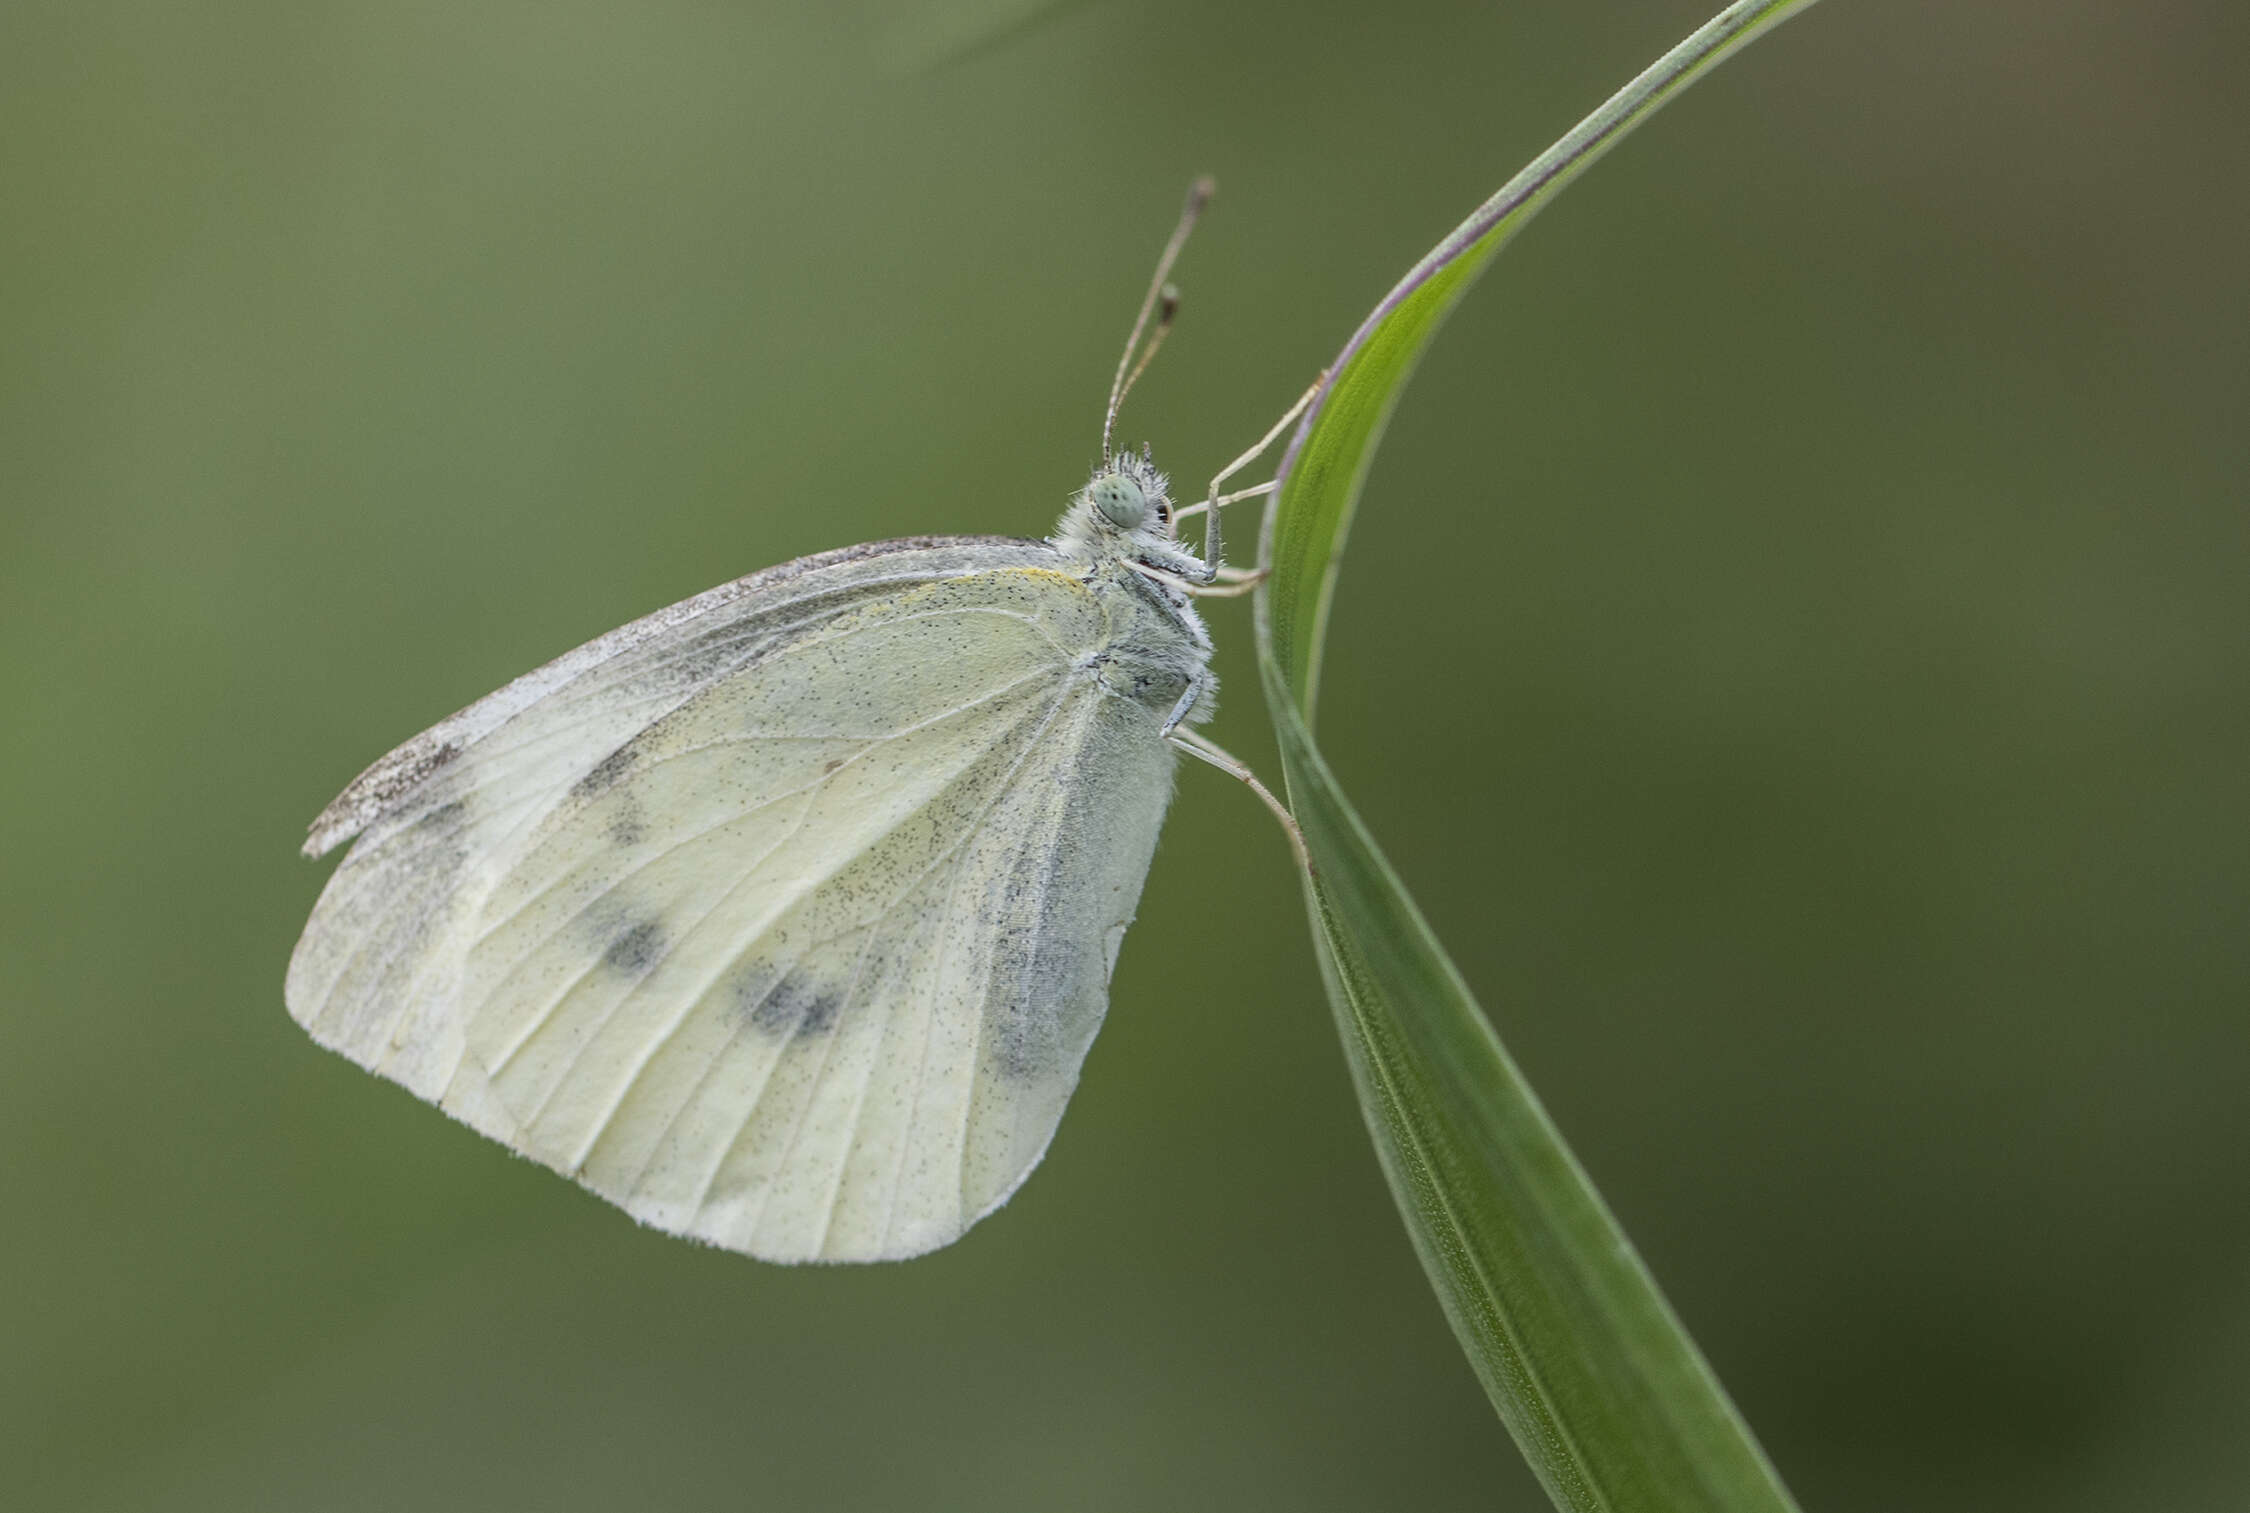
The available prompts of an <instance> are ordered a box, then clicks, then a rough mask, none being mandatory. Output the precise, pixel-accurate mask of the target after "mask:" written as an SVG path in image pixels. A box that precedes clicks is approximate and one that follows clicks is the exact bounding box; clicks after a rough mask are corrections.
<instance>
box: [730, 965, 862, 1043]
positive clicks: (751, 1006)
mask: <svg viewBox="0 0 2250 1513" xmlns="http://www.w3.org/2000/svg"><path fill="white" fill-rule="evenodd" d="M735 1007H736V1010H737V1012H739V1013H741V1014H743V1015H744V1016H745V1017H746V1018H747V1019H748V1020H749V1022H750V1026H751V1028H752V1029H755V1030H757V1031H759V1032H760V1033H762V1034H766V1035H778V1036H788V1035H825V1034H827V1033H828V1032H829V1031H830V1030H833V1029H834V1028H835V1027H836V1018H837V1016H838V1015H839V1014H841V1013H842V1012H843V1008H844V994H843V991H842V990H841V989H839V988H836V987H833V986H830V985H828V984H825V983H822V982H819V981H817V980H815V979H814V978H813V977H812V976H811V975H810V974H807V973H804V972H800V971H797V970H795V969H791V970H790V971H788V972H785V973H783V974H782V975H781V977H780V978H779V979H778V980H775V979H772V978H770V977H768V976H766V975H765V974H763V973H758V972H750V973H745V974H744V975H743V977H742V978H741V979H739V980H738V981H737V983H736V985H735Z"/></svg>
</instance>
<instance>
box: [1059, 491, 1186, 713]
mask: <svg viewBox="0 0 2250 1513" xmlns="http://www.w3.org/2000/svg"><path fill="white" fill-rule="evenodd" d="M1052 541H1053V545H1054V546H1055V548H1056V549H1057V550H1058V551H1061V552H1063V553H1064V554H1066V555H1067V556H1070V557H1073V558H1075V559H1077V560H1078V561H1079V562H1080V563H1081V564H1082V565H1083V572H1084V577H1083V581H1084V582H1085V583H1086V585H1087V587H1088V588H1090V589H1091V590H1093V592H1094V594H1095V596H1096V597H1097V598H1099V599H1100V600H1101V601H1102V603H1103V606H1104V608H1105V610H1106V611H1107V613H1108V617H1109V624H1110V635H1109V637H1108V638H1107V641H1106V644H1105V645H1104V647H1103V649H1102V651H1101V652H1100V653H1099V654H1098V656H1097V657H1096V658H1095V659H1093V660H1091V661H1090V662H1089V663H1088V670H1089V671H1090V672H1093V673H1095V674H1096V675H1098V676H1099V677H1100V679H1101V681H1102V685H1103V686H1104V687H1105V688H1106V689H1108V690H1109V691H1110V692H1112V693H1115V694H1118V695H1120V696H1121V697H1125V698H1130V699H1132V700H1134V701H1135V702H1137V703H1140V704H1143V705H1146V706H1147V707H1149V708H1150V709H1152V710H1154V711H1155V712H1156V713H1157V714H1158V715H1160V716H1163V717H1164V718H1165V719H1166V721H1167V728H1169V726H1170V723H1172V722H1187V723H1200V722H1202V721H1203V720H1206V719H1208V718H1210V715H1211V712H1212V705H1213V695H1214V693H1215V690H1216V688H1217V681H1216V679H1214V678H1213V677H1212V675H1211V671H1210V661H1211V637H1210V635H1209V633H1208V632H1206V631H1205V629H1204V627H1203V621H1202V618H1201V617H1200V616H1199V615H1197V614H1196V612H1195V608H1194V605H1193V603H1192V601H1191V599H1190V597H1189V594H1188V590H1187V585H1190V584H1201V583H1208V582H1210V581H1211V579H1212V577H1213V573H1212V570H1211V567H1210V566H1209V565H1208V564H1207V563H1205V562H1204V560H1203V559H1202V558H1201V557H1198V556H1197V555H1196V554H1195V553H1194V552H1192V551H1190V550H1189V549H1188V548H1187V547H1186V546H1185V545H1183V544H1182V543H1181V541H1180V540H1179V537H1178V536H1177V535H1176V534H1175V532H1174V527H1173V521H1172V498H1171V489H1170V480H1168V479H1167V478H1166V477H1165V476H1164V474H1163V473H1162V472H1160V471H1158V470H1157V467H1156V465H1155V464H1154V463H1153V462H1152V461H1150V459H1149V456H1148V454H1147V453H1146V452H1145V451H1143V452H1140V453H1137V454H1136V453H1131V452H1127V453H1123V454H1121V455H1120V456H1118V457H1116V458H1115V459H1113V460H1112V461H1111V462H1109V463H1108V464H1107V465H1105V466H1103V467H1100V468H1097V469H1096V470H1095V472H1094V475H1093V477H1092V478H1091V479H1089V480H1088V481H1087V484H1086V486H1085V487H1084V488H1082V489H1080V490H1079V491H1078V494H1077V497H1076V498H1074V499H1073V500H1072V501H1071V504H1070V508H1069V509H1067V510H1065V511H1064V512H1063V517H1062V519H1061V521H1060V522H1059V523H1058V524H1057V525H1056V527H1055V534H1054V536H1053V538H1052ZM1183 701H1184V702H1183Z"/></svg>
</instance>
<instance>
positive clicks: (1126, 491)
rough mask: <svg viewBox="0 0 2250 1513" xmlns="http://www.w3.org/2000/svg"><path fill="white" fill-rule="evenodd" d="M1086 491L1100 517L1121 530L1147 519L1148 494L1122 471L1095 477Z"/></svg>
mask: <svg viewBox="0 0 2250 1513" xmlns="http://www.w3.org/2000/svg"><path fill="white" fill-rule="evenodd" d="M1086 492H1087V495H1088V497H1090V498H1091V499H1092V500H1093V501H1094V508H1095V509H1097V510H1100V511H1101V512H1102V518H1103V519H1105V520H1107V521H1108V522H1109V523H1110V524H1111V525H1114V526H1116V527H1117V528H1118V529H1119V530H1121V531H1129V530H1132V529H1134V528H1135V527H1137V526H1140V525H1143V524H1145V523H1146V522H1147V520H1148V495H1146V494H1144V493H1142V492H1141V486H1140V485H1139V484H1137V483H1135V482H1134V481H1133V480H1132V479H1130V478H1128V477H1126V476H1125V475H1124V474H1123V473H1111V474H1109V475H1108V476H1107V477H1104V478H1098V479H1096V480H1095V481H1094V484H1093V486H1092V487H1091V488H1089V489H1088V490H1087V491H1086Z"/></svg>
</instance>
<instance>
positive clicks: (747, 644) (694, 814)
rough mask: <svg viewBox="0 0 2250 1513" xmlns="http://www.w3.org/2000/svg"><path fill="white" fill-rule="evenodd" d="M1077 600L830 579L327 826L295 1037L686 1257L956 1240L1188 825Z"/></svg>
mask: <svg viewBox="0 0 2250 1513" xmlns="http://www.w3.org/2000/svg"><path fill="white" fill-rule="evenodd" d="M1065 565H1067V559H1058V554H1055V553H1053V552H1052V551H1051V549H1049V548H1046V547H1044V546H1041V545H1039V544H1036V543H976V542H936V543H902V544H897V545H895V546H893V547H890V548H886V549H877V550H875V551H874V552H872V553H871V554H863V555H859V556H856V557H855V556H853V555H851V554H839V555H838V557H836V558H833V559H826V560H825V561H824V559H808V561H807V562H806V563H803V564H792V565H791V567H790V568H786V569H780V570H777V571H776V573H774V574H770V575H763V576H764V579H765V580H766V581H764V582H761V580H760V579H752V580H745V583H746V584H749V585H752V587H750V588H749V589H747V590H745V591H743V592H740V593H737V594H736V595H735V596H734V597H733V598H731V599H723V600H719V601H717V602H715V603H712V604H710V605H709V606H708V607H707V608H706V609H704V610H701V611H696V612H692V613H683V612H685V611H689V610H690V608H691V606H694V605H697V604H699V603H703V602H704V601H695V600H691V601H688V604H687V605H683V606H677V607H675V609H674V610H673V611H666V612H663V613H661V614H659V615H657V616H652V617H651V618H650V620H648V621H644V622H641V623H640V625H639V626H637V627H627V629H626V630H625V631H623V632H618V633H615V634H614V635H613V636H612V637H605V638H604V639H603V641H602V642H596V643H593V645H592V646H590V647H589V648H586V649H583V650H582V651H581V652H579V653H574V654H572V657H568V658H564V659H562V661H561V662H558V663H557V664H554V665H553V667H551V668H549V669H542V671H541V672H540V673H534V674H532V675H530V677H529V678H526V679H524V680H520V681H519V684H516V685H511V686H510V688H509V689H504V690H502V691H501V692H500V693H498V694H495V695H493V696H492V699H490V700H487V701H485V703H484V704H481V705H478V706H472V708H471V709H469V710H467V711H464V712H463V714H462V715H459V716H456V717H455V718H454V719H453V720H452V721H448V722H446V723H445V724H443V725H440V726H438V727H436V728H435V729H434V730H433V731H431V732H430V733H429V734H428V735H427V736H425V737H424V738H422V740H421V741H420V742H419V743H410V744H409V746H408V747H405V748H402V749H401V751H400V752H399V753H396V754H394V756H393V757H392V758H387V759H386V761H385V763H378V764H377V766H376V768H374V769H371V770H370V774H369V777H368V778H367V779H363V780H362V782H361V784H356V785H354V789H352V790H347V792H346V794H345V795H344V796H343V797H342V798H340V799H339V800H338V804H337V806H332V809H331V816H333V815H335V813H336V811H337V810H338V809H343V810H345V811H346V814H345V816H344V818H343V819H341V820H336V819H332V818H331V817H330V816H324V822H325V823H328V824H329V825H331V826H332V827H333V826H334V825H337V824H348V823H350V822H351V819H352V817H353V815H354V813H355V812H356V811H354V809H353V806H354V805H357V806H358V807H359V808H360V809H369V808H371V809H372V811H373V812H372V813H371V814H369V815H368V816H367V817H366V818H364V819H362V820H361V821H360V823H364V824H366V826H367V830H366V833H365V835H364V836H363V837H362V838H361V840H360V841H359V843H358V844H357V845H356V846H355V847H354V848H353V850H352V852H351V854H350V856H349V857H348V858H347V859H346V860H345V862H344V864H343V865H342V866H341V867H340V868H339V869H338V870H337V873H336V875H335V877H334V878H333V879H331V881H330V884H329V887H328V890H327V892H326V893H325V894H324V895H323V896H322V899H321V902H320V905H319V907H318V908H317V909H316V910H315V912H314V915H313V918H312V921H311V923H310V924H309V925H308V926H307V928H306V931H305V935H304V938H303V940H302V941H301V942H300V944H299V947H298V951H297V955H296V958H295V960H294V961H293V962H292V963H291V970H290V977H289V989H288V998H289V1005H290V1009H291V1012H292V1013H293V1014H295V1015H296V1017H297V1018H298V1019H299V1020H300V1021H301V1022H303V1023H304V1024H305V1025H306V1027H307V1028H308V1029H310V1030H311V1031H312V1032H313V1034H314V1035H315V1036H316V1037H317V1038H319V1039H320V1040H321V1041H322V1042H323V1043H324V1044H328V1045H331V1046H333V1047H335V1048H336V1049H338V1050H340V1051H342V1052H344V1053H345V1054H346V1055H349V1056H351V1057H352V1058H353V1059H354V1060H356V1061H358V1062H360V1063H361V1064H362V1065H365V1066H367V1067H369V1068H370V1069H372V1070H375V1071H378V1072H381V1073H383V1074H384V1075H386V1076H389V1077H392V1078H395V1079H396V1080H398V1081H400V1082H402V1083H404V1084H405V1085H406V1086H408V1087H410V1088H412V1089H413V1090H414V1091H416V1092H417V1093H420V1094H421V1095H423V1096H424V1097H427V1098H430V1099H432V1100H433V1101H435V1102H438V1103H440V1104H441V1105H442V1106H444V1107H445V1108H446V1109H447V1110H448V1111H450V1112H452V1113H454V1114H456V1115H457V1116H459V1117H460V1118H462V1119H464V1120H466V1121H467V1122H469V1123H471V1124H473V1125H475V1126H476V1127H477V1128H478V1129H480V1130H483V1131H484V1132H485V1133H487V1134H489V1135H491V1136H493V1137H494V1138H496V1139H499V1140H502V1141H504V1142H506V1143H507V1144H509V1145H511V1146H513V1147H514V1148H515V1149H517V1150H519V1151H521V1152H523V1153H524V1154H526V1155H529V1156H532V1157H534V1158H536V1159H538V1160H540V1161H543V1162H545V1163H546V1164H548V1165H549V1166H552V1167H554V1168H556V1169H557V1170H559V1171H563V1172H566V1173H569V1174H570V1175H572V1176H575V1177H576V1178H578V1180H580V1181H581V1182H583V1183H585V1184H586V1185H587V1186H588V1187H590V1188H592V1189H593V1190H594V1191H595V1192H597V1193H600V1194H601V1195H602V1196H604V1197H606V1198H609V1199H610V1200H611V1201H613V1202H616V1203H618V1204H619V1205H620V1206H622V1207H624V1208H625V1209H626V1210H627V1211H629V1212H630V1213H632V1214H633V1215H634V1216H635V1217H636V1218H639V1219H641V1220H642V1221H644V1222H647V1223H650V1224H655V1225H658V1226H660V1227H662V1228H664V1229H667V1230H671V1231H673V1232H676V1233H680V1234H686V1235H692V1236H695V1237H697V1238H700V1239H704V1240H708V1241H711V1242H712V1243H715V1244H720V1245H724V1246H727V1247H729V1248H732V1249H736V1250H741V1251H745V1252H747V1253H750V1254H753V1255H758V1256H762V1257H766V1258H769V1259H774V1260H809V1259H833V1260H873V1259H884V1258H893V1257H901V1256H907V1255H914V1254H918V1253H920V1252H922V1251H925V1250H929V1249H931V1248H934V1247H936V1246H939V1245H943V1244H945V1243H947V1242H948V1241H950V1240H952V1239H954V1238H956V1237H958V1236H959V1235H960V1234H961V1233H962V1231H964V1230H965V1229H967V1228H968V1226H969V1225H970V1224H972V1223H974V1222H975V1221H976V1220H977V1219H978V1218H980V1217H982V1216H983V1215H984V1214H986V1213H988V1212H990V1211H991V1210H992V1209H993V1208H995V1207H997V1206H998V1205H999V1204H1000V1203H1002V1202H1004V1201H1005V1200H1006V1198H1007V1196H1008V1195H1009V1194H1010V1193H1011V1192H1013V1191H1014V1189H1015V1187H1016V1186H1017V1185H1018V1184H1019V1183H1020V1182H1021V1181H1022V1180H1023V1178H1024V1176H1025V1175H1027V1174H1028V1173H1029V1171H1030V1170H1031V1168H1032V1167H1033V1166H1034V1165H1036V1164H1037V1162H1038V1160H1039V1158H1040V1156H1041V1154H1042V1153H1043V1152H1044V1151H1045V1149H1046V1146H1047V1143H1048V1141H1049V1139H1050V1138H1051V1137H1052V1135H1053V1133H1054V1129H1055V1125H1056V1123H1057V1121H1058V1120H1059V1118H1060V1117H1061V1113H1062V1108H1063V1105H1064V1103H1065V1101H1066V1100H1067V1099H1068V1098H1069V1095H1070V1092H1071V1090H1072V1088H1073V1087H1074V1086H1075V1084H1076V1081H1077V1076H1078V1068H1079V1065H1080V1063H1081V1061H1082V1060H1083V1058H1084V1056H1085V1052H1086V1048H1087V1046H1088V1044H1089V1043H1090V1042H1091V1040H1092V1038H1093V1035H1094V1032H1095V1031H1096V1029H1098V1028H1099V1026H1100V1022H1101V1017H1102V1013H1103V1010H1104V1007H1105V1004H1106V998H1107V980H1108V969H1109V966H1110V963H1111V962H1112V960H1113V959H1114V955H1115V951H1116V947H1117V943H1118V941H1119V940H1120V939H1121V938H1122V935H1123V933H1124V929H1125V926H1126V925H1127V924H1128V923H1129V922H1130V920H1131V918H1132V914H1133V909H1134V906H1135V903H1136V902H1137V899H1138V896H1139V892H1140V887H1141V881H1142V879H1143V877H1144V876H1145V875H1146V872H1147V867H1148V862H1149V857H1150V854H1151V852H1152V851H1153V848H1154V845H1155V840H1156V834H1157V831H1158V829H1159V827H1160V826H1161V824H1162V820H1163V813H1164V809H1165V806H1166V803H1167V801H1168V798H1169V794H1170V786H1171V762H1170V757H1169V755H1168V752H1167V749H1166V747H1165V745H1164V743H1163V741H1162V740H1161V739H1160V738H1159V736H1158V734H1157V727H1156V725H1155V723H1154V721H1153V720H1152V719H1151V718H1150V716H1149V714H1148V712H1147V711H1146V710H1145V709H1144V708H1142V707H1141V706H1139V705H1137V704H1134V703H1132V702H1129V701H1126V700H1122V699H1119V698H1116V697H1112V696H1110V695H1108V694H1105V693H1104V692H1103V691H1102V690H1101V687H1100V685H1099V684H1098V682H1097V681H1096V680H1095V679H1094V678H1093V677H1092V676H1090V675H1089V670H1090V668H1091V667H1092V666H1093V664H1094V660H1095V659H1096V658H1097V657H1099V656H1100V654H1101V653H1102V651H1103V649H1104V647H1105V646H1106V645H1107V644H1108V641H1109V638H1110V636H1111V633H1112V632H1111V627H1110V626H1109V624H1108V623H1107V619H1106V616H1105V612H1104V609H1103V606H1102V604H1101V603H1100V602H1099V600H1098V599H1097V598H1096V596H1094V595H1093V594H1092V593H1090V592H1089V591H1088V590H1087V588H1086V587H1085V585H1084V584H1083V583H1081V582H1080V581H1078V580H1077V579H1076V578H1074V577H1072V576H1071V575H1069V574H1068V573H1066V572H1064V571H1059V570H1058V568H1059V567H1061V566H1065ZM735 587H737V588H740V587H741V586H739V585H738V586H735ZM715 592H716V593H719V594H724V593H725V592H726V591H724V590H722V591H715ZM704 599H705V600H706V601H708V600H712V599H713V596H711V595H707V596H704ZM667 617H671V618H669V619H668V618H667ZM636 631H639V632H641V633H640V634H638V635H636V634H634V633H635V632H636ZM605 647H606V650H605V651H603V652H602V654H596V652H597V649H603V648H605ZM573 659H577V660H576V662H575V663H574V661H573ZM557 668H563V669H566V670H565V672H564V673H562V674H557V673H556V672H555V669H557ZM542 679H545V680H546V681H545V682H544V683H540V682H539V680H542ZM527 684H538V686H537V687H536V688H535V690H534V691H533V693H532V695H531V696H529V697H526V696H525V695H524V694H523V692H522V689H523V686H524V685H527ZM487 706H497V708H498V711H499V717H498V718H493V713H494V711H493V710H492V709H488V708H487ZM480 711H484V713H483V714H482V715H480V713H479V712H480ZM440 752H447V753H449V754H445V755H442V756H441V755H437V753H440ZM386 764H387V765H386ZM402 774H403V776H401V775H402ZM370 784H373V785H375V786H377V787H381V786H382V785H385V784H388V785H389V787H390V789H391V790H392V791H390V792H387V793H382V794H380V795H378V796H377V797H376V798H375V799H373V800H370V798H369V795H368V794H367V793H366V792H364V791H363V790H365V789H366V788H368V786H369V785H370ZM355 795H356V797H355ZM315 838H316V840H318V839H320V838H321V830H320V827H319V826H318V825H316V830H315Z"/></svg>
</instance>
